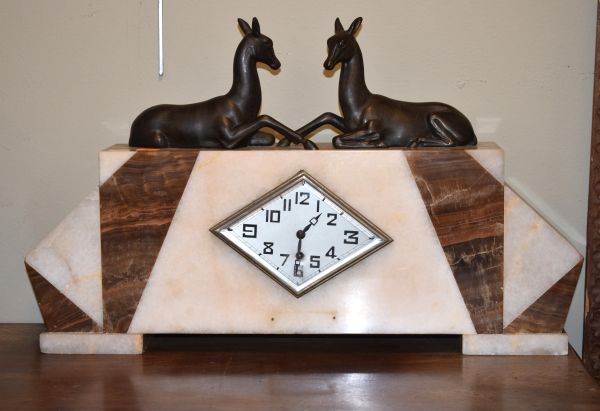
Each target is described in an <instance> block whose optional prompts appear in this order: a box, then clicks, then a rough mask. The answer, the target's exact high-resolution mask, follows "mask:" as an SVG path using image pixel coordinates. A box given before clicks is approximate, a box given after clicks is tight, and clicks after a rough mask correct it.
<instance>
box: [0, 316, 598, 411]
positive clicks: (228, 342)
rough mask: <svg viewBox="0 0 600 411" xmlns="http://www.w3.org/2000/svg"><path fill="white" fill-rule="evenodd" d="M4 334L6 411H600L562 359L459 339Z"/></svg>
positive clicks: (1, 379)
mask: <svg viewBox="0 0 600 411" xmlns="http://www.w3.org/2000/svg"><path fill="white" fill-rule="evenodd" d="M41 331H43V327H42V326H41V325H37V324H32V325H23V324H6V325H0V410H21V409H23V410H38V409H39V410H102V409H107V410H177V409H189V410H209V409H215V410H271V409H273V410H296V409H298V410H369V411H381V410H403V409H406V410H428V411H432V410H511V411H514V410H600V390H599V388H600V387H599V385H598V384H597V383H596V382H595V381H594V380H593V379H592V378H591V377H590V376H589V375H588V374H587V373H586V371H585V370H584V368H583V366H582V365H581V362H580V360H579V359H578V358H577V356H576V355H575V354H574V353H573V352H572V351H571V352H570V354H569V355H568V356H565V357H469V356H463V355H461V354H460V337H389V336H387V337H383V336H382V337H364V336H361V337H339V336H335V337H333V336H332V337H289V336H288V337H285V336H271V337H266V336H228V337H221V336H202V337H197V336H177V337H173V336H152V337H146V343H147V348H148V349H149V351H148V352H146V353H145V354H143V355H140V356H115V355H105V356H90V355H73V356H67V355H64V356H60V355H44V354H40V353H39V349H38V334H39V333H40V332H41Z"/></svg>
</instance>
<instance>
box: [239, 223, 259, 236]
mask: <svg viewBox="0 0 600 411" xmlns="http://www.w3.org/2000/svg"><path fill="white" fill-rule="evenodd" d="M257 230H258V228H257V227H256V224H244V225H243V226H242V237H246V238H256V232H257Z"/></svg>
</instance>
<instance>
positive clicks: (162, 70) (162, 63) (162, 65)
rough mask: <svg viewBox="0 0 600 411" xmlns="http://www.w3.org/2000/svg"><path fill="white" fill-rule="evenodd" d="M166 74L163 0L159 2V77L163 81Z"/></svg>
mask: <svg viewBox="0 0 600 411" xmlns="http://www.w3.org/2000/svg"><path fill="white" fill-rule="evenodd" d="M164 74H165V61H164V56H163V0H158V77H159V78H161V79H162V77H163V75H164Z"/></svg>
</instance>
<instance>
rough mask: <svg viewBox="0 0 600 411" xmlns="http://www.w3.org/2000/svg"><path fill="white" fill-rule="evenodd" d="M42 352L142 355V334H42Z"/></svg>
mask: <svg viewBox="0 0 600 411" xmlns="http://www.w3.org/2000/svg"><path fill="white" fill-rule="evenodd" d="M40 350H41V351H42V352H43V353H44V354H141V353H142V352H143V351H144V336H143V335H141V334H98V333H76V332H75V333H42V334H40Z"/></svg>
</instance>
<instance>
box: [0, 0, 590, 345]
mask: <svg viewBox="0 0 600 411" xmlns="http://www.w3.org/2000/svg"><path fill="white" fill-rule="evenodd" d="M165 3H166V4H165V54H166V56H165V57H166V66H165V70H166V74H165V77H164V79H163V80H159V79H158V78H157V64H156V62H157V53H156V48H157V46H156V1H150V0H147V1H133V0H128V1H124V0H119V1H117V0H111V1H108V0H104V1H99V0H88V1H81V0H71V1H68V0H56V1H31V0H5V1H3V2H2V5H1V10H0V74H1V76H0V131H1V134H0V210H1V212H0V227H1V228H2V234H1V235H0V253H1V254H0V275H1V276H2V277H1V278H2V282H1V284H2V285H1V287H0V322H1V321H5V322H6V321H9V322H30V321H40V316H39V313H38V310H37V307H36V304H35V300H34V298H33V294H32V292H31V289H30V286H29V284H28V282H27V280H26V275H25V272H24V269H23V264H22V260H23V256H24V255H25V254H26V253H27V251H28V250H30V249H31V248H32V247H33V246H34V245H35V244H36V243H37V242H38V241H39V240H41V239H42V238H43V237H44V235H45V234H46V233H47V232H48V231H49V230H51V229H52V228H53V227H54V226H55V225H56V224H57V223H58V222H59V221H60V220H61V219H62V218H63V217H64V216H65V215H66V214H67V213H68V212H69V211H70V210H71V209H72V208H73V207H74V206H75V205H76V204H77V203H78V202H79V201H80V200H81V199H82V198H83V197H84V195H85V194H86V193H88V192H89V191H90V190H91V189H92V187H93V186H94V184H96V181H97V153H98V151H99V150H100V149H102V148H104V147H106V146H109V145H111V144H113V143H123V142H126V141H127V136H128V128H129V125H130V123H131V121H132V120H133V118H134V117H135V116H136V115H137V114H138V113H139V112H140V111H141V110H142V109H144V108H145V107H147V106H150V105H153V104H156V103H160V102H173V103H186V102H193V101H199V100H203V99H206V98H208V97H212V96H215V95H217V94H220V93H223V92H224V91H226V90H227V89H228V87H229V85H230V81H231V61H232V56H233V51H234V50H235V47H236V45H237V43H238V41H239V39H240V34H239V32H238V30H237V28H236V18H237V17H244V18H245V19H247V20H249V19H250V18H251V17H252V16H255V15H256V16H258V17H259V18H260V21H261V24H262V29H263V32H264V33H265V34H267V35H269V36H271V37H272V38H273V40H274V42H275V51H276V52H277V54H278V56H279V59H280V60H281V62H282V70H281V72H280V73H279V74H278V75H276V76H273V75H271V74H270V73H269V72H267V71H261V73H260V76H261V80H262V84H263V96H264V102H263V112H265V113H268V114H270V115H272V116H274V117H276V118H278V119H280V120H281V121H283V122H284V123H287V124H288V125H290V126H293V127H297V126H300V125H302V124H303V123H304V122H306V121H308V120H309V119H312V118H313V117H314V116H316V115H317V114H319V113H321V112H324V111H336V110H337V74H336V76H335V78H327V77H325V76H324V75H323V72H322V62H323V60H324V58H325V52H326V49H325V39H326V38H327V37H329V36H330V35H331V34H332V31H333V20H334V18H335V17H336V16H338V15H339V16H340V17H341V19H342V21H343V23H344V24H345V25H348V24H349V22H350V21H351V19H352V18H354V17H356V16H358V15H361V16H363V17H364V24H363V29H362V31H361V32H360V34H359V42H360V44H361V47H362V49H363V53H364V57H365V62H366V78H367V83H368V85H369V87H370V88H371V90H372V91H374V92H379V93H383V94H386V95H389V96H390V97H394V98H397V99H404V100H412V101H424V100H439V101H444V102H447V103H450V104H452V105H454V106H456V107H458V108H460V109H461V110H462V111H463V112H464V113H465V114H467V116H468V117H469V118H471V119H472V121H473V123H474V124H475V126H476V131H477V132H478V135H479V138H480V140H483V141H485V140H493V141H496V142H498V143H499V144H500V145H501V146H502V147H503V148H504V149H505V150H506V175H507V179H508V181H509V182H511V183H512V184H513V186H514V187H515V189H517V191H519V192H520V193H521V194H523V195H524V196H525V197H526V198H528V199H529V200H530V201H531V202H533V204H535V206H536V207H537V208H538V209H539V210H540V211H541V212H542V213H543V214H545V215H546V216H547V217H549V218H550V220H551V221H553V222H554V224H555V225H556V226H557V227H558V228H559V229H560V230H561V231H562V232H563V233H564V234H565V235H567V237H569V238H570V239H571V240H572V241H573V242H574V244H576V246H577V247H578V248H579V249H580V250H584V247H585V223H586V221H585V219H586V201H587V174H588V160H589V136H590V122H591V101H592V85H593V55H594V38H595V21H596V16H595V13H596V4H595V2H594V1H593V0H572V1H565V0H502V1H481V0H452V1H439V0H401V1H391V0H390V1H364V0H363V1H314V0H311V1H293V2H292V1H272V0H271V1H267V0H257V1H253V2H248V1H192V0H165ZM326 136H328V134H327V133H325V134H324V135H323V138H326ZM580 288H581V287H580ZM581 310H582V293H581V289H579V290H578V295H577V299H576V301H575V305H574V309H572V312H571V316H570V318H569V324H568V329H569V331H570V333H571V336H572V339H573V341H574V342H575V345H577V346H578V345H579V344H580V341H581Z"/></svg>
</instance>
